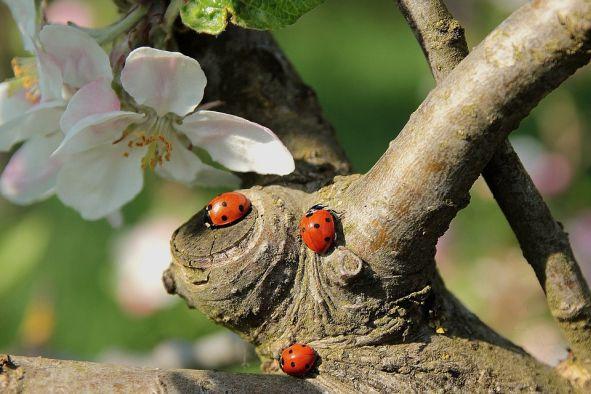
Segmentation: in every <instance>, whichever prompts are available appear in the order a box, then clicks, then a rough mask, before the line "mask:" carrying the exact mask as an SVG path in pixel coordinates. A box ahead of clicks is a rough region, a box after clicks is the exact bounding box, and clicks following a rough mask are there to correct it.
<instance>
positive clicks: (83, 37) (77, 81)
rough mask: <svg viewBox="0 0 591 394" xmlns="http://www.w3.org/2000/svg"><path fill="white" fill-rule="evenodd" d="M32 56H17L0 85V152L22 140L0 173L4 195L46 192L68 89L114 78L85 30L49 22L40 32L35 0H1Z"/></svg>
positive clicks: (29, 197)
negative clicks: (11, 68)
mask: <svg viewBox="0 0 591 394" xmlns="http://www.w3.org/2000/svg"><path fill="white" fill-rule="evenodd" d="M4 2H5V3H6V4H7V5H8V6H9V8H10V10H11V12H12V14H13V17H14V18H15V21H16V24H17V26H18V27H19V30H20V32H21V36H22V41H23V45H24V46H25V49H27V50H28V51H30V52H32V53H33V55H34V57H31V58H24V59H15V60H14V61H13V69H14V74H15V78H13V79H11V80H8V81H5V82H3V83H1V84H0V151H8V150H10V149H11V148H12V147H13V146H14V145H15V144H17V143H19V142H24V144H23V145H22V147H20V148H19V150H18V151H17V152H16V153H15V154H14V155H13V156H12V158H11V160H10V162H9V163H8V165H7V166H6V168H5V169H4V171H3V173H2V175H1V176H0V192H1V193H2V195H3V196H4V197H5V198H7V199H8V200H10V201H12V202H14V203H18V204H28V203H32V202H35V201H38V200H41V199H44V198H46V197H48V196H50V195H51V194H52V192H53V190H54V187H55V180H56V176H57V172H58V170H59V169H60V167H61V163H60V161H59V159H58V158H55V157H51V153H52V152H53V151H54V150H55V148H57V147H58V146H59V144H60V142H61V141H62V138H63V135H62V133H61V131H60V128H59V119H60V117H61V115H62V114H63V112H64V110H65V108H66V105H67V102H68V100H69V98H70V97H71V96H72V94H73V93H74V92H75V91H76V90H77V89H79V88H80V87H82V86H83V85H85V84H86V83H88V82H91V81H93V80H95V79H96V78H107V79H112V71H111V68H110V64H109V59H108V56H107V54H106V53H105V52H104V51H103V49H102V48H101V47H100V46H99V45H98V44H97V43H96V42H95V41H94V40H93V39H92V38H91V37H90V36H88V35H87V34H86V33H84V32H82V31H80V30H78V29H76V28H73V27H69V26H58V25H47V26H45V27H44V28H43V29H42V30H41V31H40V32H38V26H37V24H36V20H37V17H36V7H35V2H34V0H18V1H16V0H4Z"/></svg>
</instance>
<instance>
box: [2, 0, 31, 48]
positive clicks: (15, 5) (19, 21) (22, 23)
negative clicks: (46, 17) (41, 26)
mask: <svg viewBox="0 0 591 394" xmlns="http://www.w3.org/2000/svg"><path fill="white" fill-rule="evenodd" d="M4 3H6V5H7V6H8V8H10V13H11V14H12V17H13V18H14V20H15V22H16V25H17V26H18V29H19V30H20V33H21V39H22V41H23V47H24V48H25V49H26V50H27V51H29V52H31V53H32V52H34V51H35V45H34V44H33V37H35V36H36V34H37V26H36V22H37V9H36V7H35V0H4Z"/></svg>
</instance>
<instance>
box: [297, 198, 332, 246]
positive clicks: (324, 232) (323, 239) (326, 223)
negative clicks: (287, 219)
mask: <svg viewBox="0 0 591 394" xmlns="http://www.w3.org/2000/svg"><path fill="white" fill-rule="evenodd" d="M335 234H336V233H335V226H334V217H333V216H332V213H330V211H329V210H328V209H324V207H323V206H322V205H314V206H313V207H312V208H310V209H309V210H308V212H306V215H305V216H304V217H303V218H302V220H301V221H300V236H301V237H302V240H303V241H304V243H305V244H306V246H307V247H308V248H310V249H312V250H313V251H314V252H316V253H318V254H323V253H325V252H326V251H327V250H328V249H330V247H331V246H332V244H333V243H334V240H335Z"/></svg>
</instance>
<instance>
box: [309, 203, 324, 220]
mask: <svg viewBox="0 0 591 394" xmlns="http://www.w3.org/2000/svg"><path fill="white" fill-rule="evenodd" d="M325 208H326V207H325V206H324V205H322V204H314V205H312V206H311V207H310V209H308V211H307V212H306V217H307V218H309V217H310V216H312V215H313V214H314V212H316V211H320V210H322V209H325Z"/></svg>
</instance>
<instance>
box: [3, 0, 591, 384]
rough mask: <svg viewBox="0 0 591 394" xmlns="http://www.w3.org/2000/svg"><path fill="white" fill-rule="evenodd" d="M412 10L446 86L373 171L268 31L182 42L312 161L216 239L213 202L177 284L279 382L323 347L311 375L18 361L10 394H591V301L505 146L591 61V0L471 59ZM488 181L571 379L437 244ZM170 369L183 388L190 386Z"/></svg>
mask: <svg viewBox="0 0 591 394" xmlns="http://www.w3.org/2000/svg"><path fill="white" fill-rule="evenodd" d="M399 6H400V8H401V9H402V11H403V13H404V14H405V17H406V18H407V20H408V21H409V22H410V25H411V27H412V29H413V31H414V32H415V35H416V36H417V38H418V39H419V42H420V43H421V46H422V47H423V50H424V52H425V55H426V57H427V59H428V61H429V64H430V66H431V68H432V71H433V74H434V76H435V78H436V80H437V83H438V84H437V87H436V88H435V89H433V91H432V92H431V93H430V94H429V95H428V97H427V98H426V99H425V101H424V102H423V103H422V104H421V105H420V106H419V108H418V109H417V111H416V112H415V113H414V114H413V115H412V116H411V117H410V119H409V121H408V123H407V125H406V126H405V127H404V128H403V130H402V131H401V132H400V134H399V135H398V136H397V137H396V139H394V140H393V141H392V143H391V144H390V146H389V148H388V149H387V151H386V152H385V153H384V155H383V156H382V158H381V159H380V160H379V161H378V162H377V163H376V164H375V166H374V167H373V168H372V169H371V170H370V171H369V172H368V173H367V174H365V175H350V165H349V162H348V161H347V159H346V157H345V155H344V154H343V152H342V150H341V148H340V147H339V144H338V143H337V142H336V140H335V135H334V131H333V129H332V127H331V126H330V124H329V123H328V122H327V121H326V119H325V118H324V117H323V115H322V112H321V109H320V107H319V105H318V102H317V100H316V98H315V96H314V93H313V92H312V90H310V89H309V88H308V87H306V86H305V85H304V84H303V83H302V81H301V80H300V78H299V77H298V76H297V74H296V73H295V71H294V70H293V68H292V66H291V65H290V63H289V62H288V61H287V59H285V57H284V55H283V53H282V52H281V50H280V49H279V48H278V46H277V45H276V44H275V42H274V41H273V39H272V38H271V36H270V35H269V34H267V33H262V32H254V31H245V30H241V29H237V28H231V29H229V30H228V31H226V32H224V33H223V34H222V35H220V36H219V37H217V38H203V37H199V36H196V35H195V34H193V33H188V32H185V33H179V34H178V35H177V37H176V38H177V42H178V46H179V49H180V50H181V51H182V52H184V53H186V54H189V55H191V56H193V57H195V58H196V59H198V60H199V61H200V62H201V64H202V66H203V68H204V70H205V72H206V75H208V80H209V84H208V87H207V90H206V98H207V99H209V100H212V101H213V100H222V101H224V103H225V105H224V107H223V108H222V109H221V110H223V111H226V112H229V113H234V114H237V115H240V116H244V117H246V118H248V119H250V120H253V121H256V122H258V123H261V124H264V125H266V126H268V127H270V128H271V129H273V130H274V131H275V132H276V133H277V134H278V135H279V136H280V138H282V140H283V141H284V142H285V144H286V146H287V147H288V148H289V149H290V151H291V152H292V153H293V155H294V157H295V159H296V166H297V168H296V171H295V173H294V174H293V175H290V176H287V177H284V178H276V177H261V176H256V175H254V174H250V175H247V176H246V177H245V181H246V182H247V184H248V185H255V186H252V187H251V188H250V189H245V190H242V192H243V193H244V194H246V195H247V196H248V197H249V198H250V200H251V201H252V204H253V209H252V211H251V212H250V213H249V214H248V215H247V216H246V218H245V219H244V220H242V221H240V222H238V223H237V224H235V225H232V226H230V227H223V228H217V229H214V230H212V229H209V228H206V227H205V226H204V215H205V212H204V211H203V210H202V211H200V212H198V213H196V214H195V216H194V217H193V218H191V219H190V220H189V221H188V222H187V223H185V224H184V225H183V226H181V227H180V228H179V229H178V230H177V231H176V232H175V233H174V234H173V237H172V240H171V250H172V254H173V257H174V258H173V262H172V263H171V265H170V267H169V268H168V270H167V271H166V272H165V273H164V277H163V280H164V285H165V287H166V289H167V290H168V291H169V292H170V293H175V294H178V295H179V296H181V297H183V298H184V299H185V300H186V302H187V304H188V305H189V306H190V307H193V308H198V309H200V310H201V311H202V312H204V313H205V314H207V315H208V316H209V317H210V318H211V319H213V320H214V321H216V322H218V323H219V324H221V325H224V326H226V327H228V328H230V329H232V330H233V331H235V332H237V333H238V334H239V335H241V336H242V337H243V338H244V339H246V340H247V341H249V342H251V343H253V344H254V345H255V346H256V349H257V353H258V354H259V356H260V358H261V359H262V361H263V366H264V370H265V371H267V372H269V373H281V372H280V369H279V365H278V362H277V359H278V356H279V354H280V353H281V351H282V349H284V348H285V347H286V346H288V345H290V344H291V343H293V342H295V341H297V342H304V343H307V344H309V345H311V346H313V347H314V349H315V350H316V351H317V353H318V356H319V361H318V363H317V365H316V366H315V368H314V369H313V371H312V373H311V374H310V375H309V376H307V377H306V379H295V378H288V377H277V376H267V377H263V376H252V375H239V374H237V375H233V374H221V375H220V374H218V373H213V372H200V371H183V372H178V371H154V370H142V369H132V368H123V367H113V366H104V365H96V364H91V363H75V362H59V361H53V360H43V359H28V358H15V359H14V364H17V365H20V372H17V371H19V368H17V367H14V366H11V365H9V363H8V362H4V364H3V365H4V366H3V369H2V370H1V371H0V387H1V385H2V384H3V382H5V383H4V384H7V385H8V386H7V387H9V388H10V389H13V391H18V389H19V388H24V391H34V389H35V388H39V387H63V386H59V385H60V384H62V382H64V381H65V382H68V386H67V387H68V389H71V390H72V391H84V390H87V391H89V390H90V391H94V390H93V388H90V389H89V388H88V387H89V386H84V385H85V384H87V382H96V381H99V380H101V379H103V380H104V381H105V382H106V384H113V383H114V382H121V384H123V386H117V387H121V390H122V391H143V390H140V389H144V388H147V389H148V390H150V388H157V390H158V391H164V392H167V391H175V390H180V391H183V390H191V389H203V387H204V386H203V384H204V383H203V382H204V381H207V382H209V383H205V384H211V385H212V386H210V387H212V388H213V389H214V390H215V389H216V388H217V386H215V385H216V384H228V385H230V386H225V387H229V388H228V390H230V391H240V389H238V388H235V389H234V388H232V387H238V386H232V385H233V384H237V385H243V386H242V387H244V388H249V387H256V389H254V390H253V391H269V390H270V389H271V388H277V389H281V390H284V389H285V388H286V387H285V386H284V385H287V384H289V385H290V386H289V390H290V391H292V390H293V391H297V390H302V391H306V390H309V391H313V390H319V391H333V392H389V391H404V392H407V391H411V392H413V391H414V392H423V391H451V392H493V391H494V392H497V391H501V392H515V391H526V392H533V391H545V392H576V391H580V392H585V391H588V390H589V389H590V386H589V384H590V383H589V382H590V380H591V378H590V376H591V373H590V370H589V366H588V365H589V337H590V335H591V323H590V318H589V316H590V312H589V305H590V302H589V290H588V287H587V285H586V284H585V282H584V280H583V279H582V277H581V275H580V271H579V269H578V266H577V264H576V261H575V260H574V258H573V256H572V252H571V251H570V247H569V245H568V240H567V237H566V235H565V234H564V233H563V231H562V230H561V228H560V226H559V225H558V224H557V223H556V222H555V221H554V219H553V218H552V216H551V214H550V212H549V210H548V208H547V207H546V205H545V204H544V202H543V200H542V198H541V197H540V195H539V193H538V192H537V191H536V190H535V187H533V184H532V183H531V179H530V178H529V177H528V175H527V174H526V173H525V170H524V169H523V167H522V166H521V164H520V163H519V160H518V158H517V157H516V156H515V154H514V152H513V151H512V149H511V148H510V146H509V145H508V143H507V142H506V137H507V135H508V134H509V133H510V132H511V131H512V130H513V129H515V128H516V127H517V125H518V124H519V122H520V121H521V120H522V119H523V118H524V117H525V116H527V114H528V113H529V111H530V110H531V109H532V108H533V107H534V106H535V105H536V104H537V103H538V102H539V101H540V100H541V99H542V98H543V97H544V96H545V95H546V94H548V93H549V92H551V91H552V90H553V89H555V88H556V87H557V86H558V85H560V83H561V82H563V81H564V80H565V79H566V78H568V77H569V76H570V75H571V74H572V73H573V72H574V71H575V70H576V69H577V68H578V67H581V66H583V65H585V64H586V63H587V62H588V61H589V57H590V56H591V52H590V48H591V1H589V0H537V1H532V2H530V3H528V4H526V5H525V6H523V7H522V8H520V9H519V10H518V11H516V12H515V13H514V14H513V15H511V17H510V18H508V19H507V20H506V21H505V22H503V23H502V24H501V25H500V26H499V27H498V28H496V29H495V30H494V31H493V32H492V33H491V34H490V35H489V36H488V37H487V38H486V39H485V40H484V41H483V42H482V43H481V44H480V45H479V46H478V47H476V48H475V49H474V51H473V52H472V53H471V54H469V55H467V49H466V45H465V40H464V37H463V31H462V29H461V26H460V25H459V24H458V22H457V21H455V20H454V19H453V18H452V17H451V15H449V12H448V11H447V10H446V8H445V5H444V4H443V3H442V2H440V1H427V0H419V1H406V0H400V1H399ZM238 59H240V60H238ZM462 59H463V60H462ZM238 64H239V66H238ZM491 160H492V161H491ZM482 172H484V174H485V177H486V180H487V182H488V183H489V185H490V187H491V190H493V193H494V194H495V197H496V198H497V201H498V202H499V205H500V206H501V208H502V209H503V212H504V213H505V215H506V217H507V219H508V221H509V223H510V224H511V226H512V228H513V230H514V231H515V233H516V236H517V238H518V240H519V242H520V244H521V246H522V248H523V251H524V255H525V257H526V258H527V260H528V262H529V263H530V264H531V265H532V267H533V268H534V270H535V272H536V274H537V276H538V279H539V280H540V283H541V284H542V286H543V288H544V289H545V291H546V294H547V298H548V304H549V307H550V309H551V311H552V313H553V315H554V317H555V318H556V319H557V321H558V322H559V324H560V326H561V329H562V330H563V332H564V333H565V337H566V339H567V340H568V341H569V345H570V346H571V349H572V356H571V357H570V358H569V359H568V360H566V361H565V362H564V363H563V364H561V365H560V366H559V367H558V368H551V367H549V366H547V365H544V364H542V363H540V362H538V361H537V360H535V359H534V358H532V357H531V356H530V355H528V354H527V353H526V352H525V351H523V350H522V349H521V348H519V347H517V346H515V345H514V344H512V343H510V342H509V341H508V340H506V339H505V338H502V337H501V336H499V335H498V334H496V333H495V332H493V331H492V330H491V329H490V328H488V327H487V326H486V325H484V324H483V323H482V322H481V321H480V320H479V319H478V318H477V317H476V316H474V315H473V314H472V313H470V312H469V311H468V310H466V308H464V307H463V306H462V305H461V304H460V303H459V301H458V300H457V299H456V298H455V297H454V296H453V295H452V294H450V293H449V292H448V290H447V289H446V288H445V285H444V284H443V282H442V280H441V278H440V276H439V274H438V272H437V268H436V265H435V261H434V256H435V245H436V242H437V239H438V238H439V237H440V236H441V235H442V234H443V233H444V232H445V230H446V229H447V227H448V226H449V223H450V221H451V220H452V219H453V217H454V216H455V215H456V213H457V212H458V210H460V209H461V208H463V207H465V206H466V205H467V204H468V201H469V194H468V192H469V189H470V187H471V186H472V184H473V183H474V181H475V180H476V178H477V177H478V176H479V174H480V173H482ZM317 203H321V204H324V205H326V206H327V207H328V208H330V209H332V210H333V212H334V213H335V215H336V217H337V220H338V223H337V230H338V231H337V232H338V239H337V244H336V245H335V247H334V248H333V249H332V250H331V251H329V253H327V254H326V255H322V256H320V255H317V254H314V253H313V252H311V251H310V250H308V249H307V248H306V246H304V245H303V243H302V242H301V240H300V239H299V236H298V233H299V231H298V230H299V229H298V223H299V220H300V218H301V216H302V215H303V214H304V213H305V212H306V210H307V209H308V208H309V207H310V206H312V205H314V204H317ZM524 208H525V209H524ZM47 371H50V372H51V373H48V372H47ZM150 371H151V372H150ZM44 372H45V373H44ZM103 372H104V373H103ZM175 374H180V375H181V376H183V379H184V381H185V383H186V385H185V386H180V387H181V388H180V389H179V388H178V387H176V386H174V384H173V383H172V382H173V381H174V378H173V376H176V375H175ZM140 376H144V377H143V378H140ZM160 379H164V381H165V382H166V384H164V385H160V383H158V382H159V381H160ZM266 379H268V380H266ZM276 379H280V380H276ZM14 380H18V382H17V383H14V382H13V381H14ZM31 380H32V381H31ZM6 382H8V383H6ZM212 382H213V383H212ZM284 382H285V383H284ZM287 382H289V383H287ZM11 384H12V386H10V385H11ZM15 384H20V385H23V386H15ZM26 384H29V385H30V386H26ZM136 384H138V385H140V384H145V385H150V384H152V385H153V386H135V385H136ZM259 384H261V385H262V384H266V385H267V386H258V385H259ZM77 385H80V386H77ZM191 385H192V386H191ZM248 385H250V386H248ZM253 385H255V386H253ZM291 385H293V386H291ZM78 387H79V388H80V390H75V388H78ZM107 387H114V386H107ZM220 387H221V386H220ZM292 387H293V389H292ZM267 388H269V389H267ZM9 391H10V390H9ZM66 391H68V390H66ZM97 391H100V390H99V389H97ZM113 391H115V390H113Z"/></svg>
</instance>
